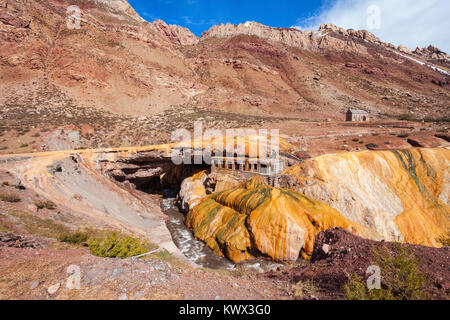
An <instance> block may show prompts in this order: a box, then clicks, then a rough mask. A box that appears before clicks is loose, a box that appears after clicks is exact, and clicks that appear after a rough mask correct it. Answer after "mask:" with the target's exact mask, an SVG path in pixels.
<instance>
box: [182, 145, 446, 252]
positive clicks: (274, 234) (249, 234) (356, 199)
mask: <svg viewBox="0 0 450 320" xmlns="http://www.w3.org/2000/svg"><path fill="white" fill-rule="evenodd" d="M449 163H450V150H447V149H443V148H441V149H439V148H437V149H410V150H400V151H377V152H373V151H368V152H358V153H340V154H331V155H325V156H321V157H317V158H312V159H310V160H307V161H306V162H304V163H302V164H300V165H298V166H295V167H292V168H289V169H287V170H286V171H285V172H284V174H285V175H288V176H290V177H291V178H292V179H289V185H290V187H294V188H296V189H297V190H298V192H295V191H293V190H292V189H280V188H272V187H269V186H267V185H265V184H263V183H261V182H260V181H258V180H252V181H250V182H248V183H246V184H243V185H240V186H238V187H235V188H232V189H229V190H226V191H223V192H218V193H215V194H213V195H210V196H208V197H206V198H205V199H204V200H203V201H202V202H201V203H200V204H199V205H197V206H195V207H193V208H191V211H190V212H189V214H188V219H187V223H188V226H189V227H190V228H191V229H192V231H193V232H194V234H195V236H196V237H197V238H199V239H201V240H203V241H204V242H205V243H206V244H207V245H208V246H209V247H211V248H212V249H213V250H215V251H216V252H218V253H219V254H223V255H225V256H226V257H228V258H230V259H232V260H234V261H242V260H246V259H249V258H251V257H253V256H254V255H261V254H262V255H267V256H270V257H271V258H272V259H274V260H295V259H297V258H298V256H299V254H300V253H302V255H303V256H304V257H308V256H310V255H311V253H312V248H313V244H314V238H315V236H316V234H317V233H318V232H320V231H322V230H327V229H329V228H333V227H338V226H339V227H343V228H345V229H347V230H349V231H351V232H353V233H354V234H358V235H360V236H362V237H364V238H368V239H373V240H387V241H397V242H406V243H411V244H421V245H426V246H432V247H440V246H442V239H444V238H446V237H448V232H449V229H450V210H449V206H448V204H449V188H450V178H449V168H450V166H449Z"/></svg>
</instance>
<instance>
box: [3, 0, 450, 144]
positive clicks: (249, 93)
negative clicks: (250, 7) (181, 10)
mask: <svg viewBox="0 0 450 320" xmlns="http://www.w3.org/2000/svg"><path fill="white" fill-rule="evenodd" d="M69 5H78V6H79V7H80V8H81V12H82V15H81V28H80V29H68V28H67V26H66V21H67V12H66V9H67V7H68V6H69ZM0 39H1V43H0V89H1V90H0V108H1V121H2V125H3V127H4V129H5V130H8V129H11V130H16V131H18V132H19V133H23V134H24V136H25V137H27V138H26V139H25V138H24V141H26V143H25V142H24V143H22V144H28V142H27V141H28V140H27V139H28V138H30V139H31V136H30V134H28V133H29V132H33V134H36V133H35V132H34V131H36V130H35V129H36V128H41V129H43V130H50V131H52V132H53V131H54V130H56V129H59V128H63V127H67V126H69V127H70V128H71V130H75V131H78V132H79V133H80V135H81V136H82V139H84V140H83V143H81V146H84V147H98V146H120V145H130V144H145V143H149V142H153V143H156V142H161V141H165V140H167V139H168V137H169V134H170V132H171V131H172V130H173V128H177V127H180V126H185V125H186V121H187V120H189V119H196V118H205V115H210V116H211V117H212V118H214V119H211V121H210V122H209V123H207V124H206V125H207V126H216V127H217V126H218V127H240V126H251V125H256V126H260V125H261V124H263V123H267V122H270V121H280V119H287V118H289V119H303V120H307V121H310V120H318V121H323V120H325V119H329V120H331V121H341V120H343V119H345V112H346V110H347V109H348V108H349V107H352V108H358V109H364V110H367V111H369V112H370V113H371V115H372V117H373V118H374V119H375V120H377V119H378V120H393V119H397V118H399V117H401V116H404V115H405V114H406V115H407V116H408V117H409V118H418V119H424V118H429V119H431V118H433V119H439V118H443V117H444V118H445V117H448V114H449V105H448V101H449V100H450V99H449V88H450V82H449V81H450V80H449V76H448V70H449V69H450V60H449V56H448V55H447V54H445V53H443V52H442V51H440V50H439V49H437V48H434V47H432V46H430V47H428V48H425V49H416V50H415V51H414V52H411V51H410V50H409V49H407V48H405V47H403V46H400V47H397V48H396V47H394V46H393V45H391V44H386V43H383V42H382V41H381V40H380V39H378V38H376V37H375V36H374V35H372V34H371V33H370V32H368V31H365V30H360V31H356V30H344V29H342V28H339V27H336V26H334V25H332V24H326V25H322V26H321V27H320V29H319V30H318V31H301V30H297V29H282V28H271V27H268V26H264V25H262V24H259V23H256V22H246V23H244V24H240V25H231V24H227V25H218V26H213V27H212V28H211V29H210V30H208V31H206V32H204V34H203V35H202V37H201V38H198V37H196V36H195V35H194V34H192V33H191V32H190V31H189V30H188V29H186V28H182V27H180V26H176V25H168V24H166V23H165V22H163V21H161V20H157V21H154V22H152V23H149V22H147V21H145V20H143V19H142V18H141V17H140V16H139V15H138V14H137V13H136V12H135V11H134V9H133V8H132V7H131V6H130V5H129V4H128V3H127V2H126V1H124V0H115V1H105V0H77V1H70V2H69V1H63V0H46V1H44V0H31V1H25V0H2V1H0ZM211 111H212V112H213V113H211ZM44 115H45V117H44ZM162 119H164V121H163V120H162ZM271 119H272V120H271ZM11 130H10V131H11ZM27 134H28V135H27ZM87 137H89V139H88V138H87ZM34 140H36V139H34ZM32 141H33V139H31V141H30V143H31V142H32ZM54 145H55V143H54V142H52V141H44V142H42V141H39V142H36V146H35V147H36V148H37V149H36V148H34V149H33V150H42V149H43V150H48V149H52V148H54ZM7 147H8V148H9V151H8V152H10V151H11V150H12V151H15V150H16V149H17V148H18V147H19V146H12V145H8V146H7ZM2 148H3V147H2ZM30 148H31V144H30ZM46 148H47V149H46Z"/></svg>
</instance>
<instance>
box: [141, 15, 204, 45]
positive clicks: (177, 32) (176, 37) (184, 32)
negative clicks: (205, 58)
mask: <svg viewBox="0 0 450 320" xmlns="http://www.w3.org/2000/svg"><path fill="white" fill-rule="evenodd" d="M150 26H151V27H152V28H153V29H154V30H155V31H156V32H158V33H159V34H160V35H162V36H163V37H164V38H166V39H167V40H169V41H170V42H171V43H173V44H181V45H192V44H196V43H197V42H198V41H199V39H198V38H197V36H196V35H195V34H193V33H192V32H191V31H190V30H189V29H188V28H183V27H181V26H177V25H174V24H170V25H168V24H167V23H165V22H164V21H162V20H155V21H153V22H152V23H151V24H150Z"/></svg>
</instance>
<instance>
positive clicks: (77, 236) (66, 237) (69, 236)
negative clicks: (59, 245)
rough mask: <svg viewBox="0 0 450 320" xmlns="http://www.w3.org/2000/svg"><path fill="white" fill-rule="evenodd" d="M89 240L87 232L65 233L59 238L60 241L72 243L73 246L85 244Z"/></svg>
mask: <svg viewBox="0 0 450 320" xmlns="http://www.w3.org/2000/svg"><path fill="white" fill-rule="evenodd" d="M88 239H89V234H88V233H87V232H81V231H77V232H73V233H72V232H65V233H63V234H61V235H60V236H58V241H61V242H66V243H72V244H83V243H86V242H87V241H88Z"/></svg>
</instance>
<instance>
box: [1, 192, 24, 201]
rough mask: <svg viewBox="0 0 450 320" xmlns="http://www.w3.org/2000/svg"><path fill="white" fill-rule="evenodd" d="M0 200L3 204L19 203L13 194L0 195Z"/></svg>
mask: <svg viewBox="0 0 450 320" xmlns="http://www.w3.org/2000/svg"><path fill="white" fill-rule="evenodd" d="M0 199H1V200H2V201H5V202H20V201H21V199H20V197H19V196H18V195H17V194H15V193H6V194H0Z"/></svg>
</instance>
